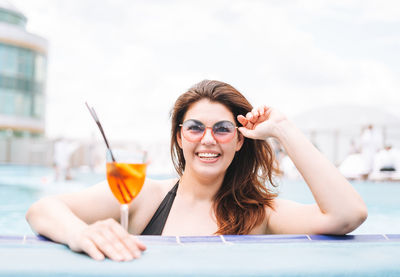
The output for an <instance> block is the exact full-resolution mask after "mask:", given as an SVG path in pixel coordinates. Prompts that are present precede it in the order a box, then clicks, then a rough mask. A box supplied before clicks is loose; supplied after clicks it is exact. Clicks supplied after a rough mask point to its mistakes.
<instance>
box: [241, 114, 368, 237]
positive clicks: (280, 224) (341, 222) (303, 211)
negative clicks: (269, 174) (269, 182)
mask: <svg viewBox="0 0 400 277" xmlns="http://www.w3.org/2000/svg"><path fill="white" fill-rule="evenodd" d="M238 120H239V121H240V123H241V124H243V126H244V127H241V128H239V130H240V131H241V132H242V134H243V135H244V136H246V137H249V138H254V139H266V138H268V137H274V138H276V139H277V140H278V141H279V142H280V143H281V145H282V146H283V147H284V148H285V150H286V152H287V154H288V155H289V157H290V158H291V160H292V161H293V163H294V164H295V166H296V167H297V169H298V170H299V172H300V173H301V174H302V176H303V178H304V180H305V181H306V183H307V185H308V186H309V188H310V190H311V192H312V194H313V196H314V198H315V200H316V203H317V204H316V205H315V204H314V205H302V204H299V203H295V202H292V201H287V200H279V199H277V200H276V201H275V203H276V207H275V211H271V212H270V215H269V226H268V228H269V231H270V232H274V233H275V232H276V233H309V234H345V233H348V232H351V231H352V230H354V229H355V228H357V227H358V226H359V225H360V224H361V223H362V222H364V220H365V219H366V218H367V208H366V205H365V203H364V201H363V200H362V198H361V197H360V195H359V194H358V193H357V192H356V190H355V189H354V188H353V187H352V186H351V184H350V183H349V182H348V181H347V180H346V178H344V177H343V176H342V175H341V174H340V172H339V171H338V170H337V168H336V167H335V166H334V165H332V164H331V163H330V162H329V161H328V160H327V159H326V158H325V157H324V156H323V155H322V154H321V153H320V152H319V151H318V150H317V149H316V148H315V147H314V146H313V145H312V144H311V143H310V142H309V141H308V139H307V138H306V137H305V136H304V134H303V133H302V132H301V131H300V130H299V129H297V127H295V126H294V124H292V123H291V122H290V121H289V120H288V119H287V118H286V117H285V116H284V115H282V114H281V113H279V112H277V111H276V110H274V109H271V108H267V107H261V108H259V109H257V110H253V111H252V112H251V113H248V114H247V115H246V118H244V117H243V116H239V117H238Z"/></svg>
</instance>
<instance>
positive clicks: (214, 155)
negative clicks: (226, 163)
mask: <svg viewBox="0 0 400 277" xmlns="http://www.w3.org/2000/svg"><path fill="white" fill-rule="evenodd" d="M196 155H197V156H198V157H199V158H200V159H206V160H212V159H216V158H218V157H219V156H221V154H218V153H196Z"/></svg>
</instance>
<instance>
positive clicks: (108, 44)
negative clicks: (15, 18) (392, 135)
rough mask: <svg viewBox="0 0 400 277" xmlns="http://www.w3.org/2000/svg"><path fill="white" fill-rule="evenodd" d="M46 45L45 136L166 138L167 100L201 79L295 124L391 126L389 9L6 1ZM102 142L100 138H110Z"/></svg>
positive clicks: (393, 49) (397, 25) (395, 69)
mask: <svg viewBox="0 0 400 277" xmlns="http://www.w3.org/2000/svg"><path fill="white" fill-rule="evenodd" d="M11 2H12V3H13V4H14V5H15V6H16V7H17V8H18V9H19V10H21V11H22V12H23V13H24V14H25V15H26V16H27V17H28V24H27V30H28V31H29V32H32V33H35V34H38V35H40V36H42V37H44V38H46V39H47V40H48V41H49V53H48V68H47V70H48V72H47V78H48V79H47V89H46V94H47V96H46V98H47V106H46V133H47V136H49V137H51V138H55V137H59V136H64V137H70V138H87V137H90V136H91V135H93V134H94V135H96V136H97V135H99V134H98V131H97V130H96V128H97V127H96V125H95V124H94V122H93V121H92V119H91V118H90V115H89V113H88V111H87V110H86V108H85V106H84V102H85V101H88V103H89V104H90V105H91V106H93V107H94V108H95V109H96V111H97V114H98V115H99V117H100V120H101V121H102V123H103V125H104V126H103V127H104V129H105V131H106V133H107V134H108V136H109V137H110V138H111V139H115V140H135V141H155V140H159V139H167V138H168V136H169V128H170V124H169V111H170V110H171V108H172V106H173V104H174V101H175V100H176V98H177V97H178V96H179V95H180V94H182V93H184V92H185V91H186V90H187V89H188V88H190V87H191V86H192V85H194V84H195V83H197V82H199V81H201V80H203V79H215V80H220V81H224V82H227V83H229V84H231V85H233V86H234V87H236V88H237V89H238V90H239V91H240V92H242V93H243V94H244V95H245V96H246V97H247V98H248V99H249V100H250V102H251V103H252V104H253V106H259V105H262V104H267V105H269V106H274V107H276V108H278V109H279V110H281V111H282V112H284V113H285V114H287V115H288V116H289V117H295V116H296V115H299V114H301V113H303V112H305V111H309V110H311V109H315V108H321V107H324V106H329V105H348V104H351V105H362V106H374V107H379V108H382V109H384V110H386V111H389V112H392V113H394V114H396V115H398V116H400V109H399V107H400V79H399V76H400V54H399V49H400V31H399V30H400V1H397V0H364V1H361V0H359V1H356V0H332V1H329V0H328V1H317V0H315V1H310V0H305V1H294V0H293V1H278V0H274V1H257V0H250V1H248V0H232V1H223V0H221V1H219V0H205V1H194V0H193V1H191V0H188V1H183V0H182V1H179V0H171V1H161V0H149V1H145V0H143V1H137V0H132V1H130V0H113V1H111V0H110V1H106V0H13V1H11ZM110 138H109V139H110Z"/></svg>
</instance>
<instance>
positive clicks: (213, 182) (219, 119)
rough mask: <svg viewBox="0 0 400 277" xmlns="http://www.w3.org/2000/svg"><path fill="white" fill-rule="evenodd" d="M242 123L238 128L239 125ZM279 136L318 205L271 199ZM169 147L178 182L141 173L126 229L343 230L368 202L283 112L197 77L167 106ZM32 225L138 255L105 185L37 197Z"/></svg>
mask: <svg viewBox="0 0 400 277" xmlns="http://www.w3.org/2000/svg"><path fill="white" fill-rule="evenodd" d="M238 126H241V127H238ZM270 137H272V138H275V139H276V140H277V141H279V143H280V144H281V145H282V146H283V148H284V149H285V150H286V152H287V154H288V155H289V157H290V158H291V159H292V160H293V162H294V164H295V165H296V167H297V168H298V170H299V171H300V173H301V174H302V176H303V177H304V179H305V181H306V182H307V184H308V186H309V188H310V190H311V192H312V193H313V195H314V198H315V200H316V204H312V205H303V204H299V203H296V202H293V201H288V200H283V199H277V198H275V197H276V195H275V194H273V193H272V192H271V191H270V189H269V188H268V186H265V185H264V184H266V183H270V184H271V185H273V180H272V177H273V172H274V170H275V169H274V168H275V167H274V161H275V160H274V157H273V151H272V149H271V147H270V146H269V144H268V143H267V142H266V139H267V138H270ZM171 154H172V159H173V162H174V165H175V168H176V170H177V172H178V173H179V176H180V178H179V180H177V179H171V180H164V181H155V180H150V179H147V180H146V182H145V184H144V186H143V189H142V191H141V193H140V194H139V195H138V197H137V198H136V199H135V201H133V202H132V204H131V205H130V208H129V209H130V210H129V214H130V221H129V222H130V226H129V233H131V234H157V235H161V234H162V235H213V234H289V233H292V234H293V233H294V234H346V233H348V232H351V231H352V230H354V229H355V228H357V227H358V226H359V225H360V224H361V223H362V222H363V221H364V220H365V219H366V217H367V209H366V206H365V204H364V202H363V200H362V199H361V197H360V196H359V195H358V193H357V192H356V191H355V190H354V189H353V187H352V186H351V185H350V184H349V183H348V182H347V180H346V179H345V178H344V177H343V176H342V175H341V174H340V173H339V172H338V170H337V169H336V168H335V167H334V166H333V165H332V164H331V163H330V162H329V161H328V160H327V159H325V158H324V157H323V156H322V154H321V153H319V152H318V150H317V149H316V148H315V147H314V146H313V145H312V144H311V143H310V142H309V141H308V140H307V139H306V137H305V136H304V135H303V134H302V133H301V132H300V131H299V130H298V129H297V128H296V127H295V126H294V125H293V124H292V123H291V122H290V121H289V120H288V119H287V118H286V117H285V116H284V115H283V114H281V113H280V112H278V111H276V110H275V109H272V108H269V107H266V106H261V107H259V108H254V109H253V108H252V106H251V105H250V103H249V102H248V101H247V100H246V99H245V98H244V97H243V96H242V95H241V94H240V93H239V92H238V91H237V90H236V89H235V88H233V87H232V86H230V85H228V84H225V83H222V82H218V81H208V80H205V81H202V82H200V83H199V84H197V85H195V86H194V87H192V88H191V89H189V91H187V92H186V93H184V94H183V95H181V96H180V97H179V98H178V100H177V101H176V103H175V106H174V108H173V111H172V136H171ZM26 217H27V220H28V222H29V223H30V225H31V226H32V228H33V229H34V230H35V231H36V232H38V233H39V234H42V235H44V236H47V237H49V238H50V239H52V240H54V241H58V242H61V243H64V244H67V245H68V246H69V247H70V248H71V249H72V250H74V251H83V252H86V253H87V254H88V255H90V256H91V257H93V258H94V259H98V260H101V259H104V258H105V257H108V258H110V259H113V260H117V261H126V260H130V259H133V258H139V257H140V253H141V251H144V250H145V248H146V247H145V245H143V244H142V243H141V242H139V241H138V240H137V239H136V238H135V237H134V236H132V235H129V234H128V232H126V231H124V229H123V228H122V227H121V226H120V225H119V224H118V223H117V221H116V220H118V218H119V205H118V203H117V202H116V201H115V199H114V197H113V195H112V194H111V192H110V189H109V188H108V185H107V183H106V182H102V183H100V184H97V185H95V186H93V187H91V188H88V189H87V190H85V191H82V192H78V193H74V194H69V195H61V196H54V197H49V198H45V199H42V200H40V201H38V202H37V203H35V204H33V205H32V207H31V208H30V209H29V211H28V213H27V216H26Z"/></svg>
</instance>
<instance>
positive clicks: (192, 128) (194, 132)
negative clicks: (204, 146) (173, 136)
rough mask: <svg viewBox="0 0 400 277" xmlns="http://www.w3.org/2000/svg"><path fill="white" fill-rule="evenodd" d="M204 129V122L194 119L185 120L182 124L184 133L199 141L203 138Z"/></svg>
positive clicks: (192, 139) (190, 139) (188, 138)
mask: <svg viewBox="0 0 400 277" xmlns="http://www.w3.org/2000/svg"><path fill="white" fill-rule="evenodd" d="M204 130H205V126H204V124H203V123H201V122H200V121H197V120H193V119H191V120H187V121H185V122H184V123H183V125H182V132H183V135H184V137H185V138H186V139H187V140H189V141H197V140H199V139H201V137H202V136H203V133H204Z"/></svg>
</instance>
